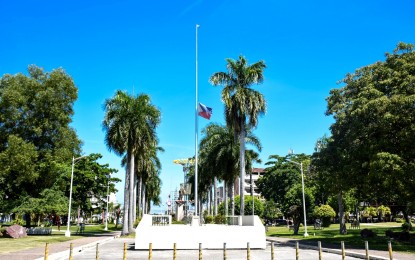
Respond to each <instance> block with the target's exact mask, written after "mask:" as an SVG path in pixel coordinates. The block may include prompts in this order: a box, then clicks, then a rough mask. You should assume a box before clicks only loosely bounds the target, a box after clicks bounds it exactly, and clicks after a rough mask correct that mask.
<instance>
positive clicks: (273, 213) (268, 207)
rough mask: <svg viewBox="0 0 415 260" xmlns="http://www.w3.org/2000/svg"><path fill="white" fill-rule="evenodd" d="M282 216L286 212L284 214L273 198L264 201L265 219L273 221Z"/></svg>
mask: <svg viewBox="0 0 415 260" xmlns="http://www.w3.org/2000/svg"><path fill="white" fill-rule="evenodd" d="M282 216H284V214H282V212H281V209H280V208H278V206H277V203H275V202H274V201H272V200H266V201H265V202H264V212H263V217H264V219H266V220H268V221H272V220H274V219H276V218H279V217H282Z"/></svg>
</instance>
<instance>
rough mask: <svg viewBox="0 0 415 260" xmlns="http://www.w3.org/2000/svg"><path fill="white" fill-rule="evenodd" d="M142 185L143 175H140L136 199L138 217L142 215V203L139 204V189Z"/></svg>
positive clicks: (140, 189)
mask: <svg viewBox="0 0 415 260" xmlns="http://www.w3.org/2000/svg"><path fill="white" fill-rule="evenodd" d="M142 186H143V176H141V175H140V178H139V183H138V191H137V194H138V199H137V205H138V217H142V216H143V209H142V204H141V191H142Z"/></svg>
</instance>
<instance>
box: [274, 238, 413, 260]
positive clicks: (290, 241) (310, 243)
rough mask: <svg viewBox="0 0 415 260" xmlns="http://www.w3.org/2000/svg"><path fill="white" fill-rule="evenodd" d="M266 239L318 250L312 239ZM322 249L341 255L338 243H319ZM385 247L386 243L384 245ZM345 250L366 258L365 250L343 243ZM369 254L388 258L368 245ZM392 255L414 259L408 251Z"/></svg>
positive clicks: (387, 255)
mask: <svg viewBox="0 0 415 260" xmlns="http://www.w3.org/2000/svg"><path fill="white" fill-rule="evenodd" d="M267 241H269V242H277V243H280V244H284V245H290V246H295V245H296V242H297V241H298V242H299V247H300V248H306V249H313V250H318V246H317V243H316V242H314V241H304V240H298V239H292V238H284V237H267ZM321 247H322V251H323V252H328V253H334V254H340V255H341V248H340V245H338V246H336V245H333V244H324V243H322V244H321ZM385 247H387V245H385ZM345 251H346V256H351V257H356V258H361V259H365V258H366V251H365V250H364V249H354V248H351V249H350V248H347V245H345ZM369 255H370V259H373V260H376V259H382V260H384V259H386V260H389V259H390V257H389V251H387V250H385V251H381V250H370V245H369ZM392 256H393V259H394V260H413V259H415V255H414V254H409V253H401V252H395V251H394V252H392Z"/></svg>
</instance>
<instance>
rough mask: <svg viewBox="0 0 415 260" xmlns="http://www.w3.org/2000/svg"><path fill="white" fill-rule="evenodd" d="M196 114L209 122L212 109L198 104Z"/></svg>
mask: <svg viewBox="0 0 415 260" xmlns="http://www.w3.org/2000/svg"><path fill="white" fill-rule="evenodd" d="M197 113H198V115H199V116H201V117H203V118H206V119H208V120H210V116H211V115H212V108H210V107H207V106H205V105H203V104H202V103H199V105H198V106H197Z"/></svg>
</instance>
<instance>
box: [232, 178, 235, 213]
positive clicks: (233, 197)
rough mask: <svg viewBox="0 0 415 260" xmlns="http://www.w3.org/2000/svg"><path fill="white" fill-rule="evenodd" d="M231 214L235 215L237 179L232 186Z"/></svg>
mask: <svg viewBox="0 0 415 260" xmlns="http://www.w3.org/2000/svg"><path fill="white" fill-rule="evenodd" d="M231 216H232V217H233V216H235V181H233V182H232V187H231Z"/></svg>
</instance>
